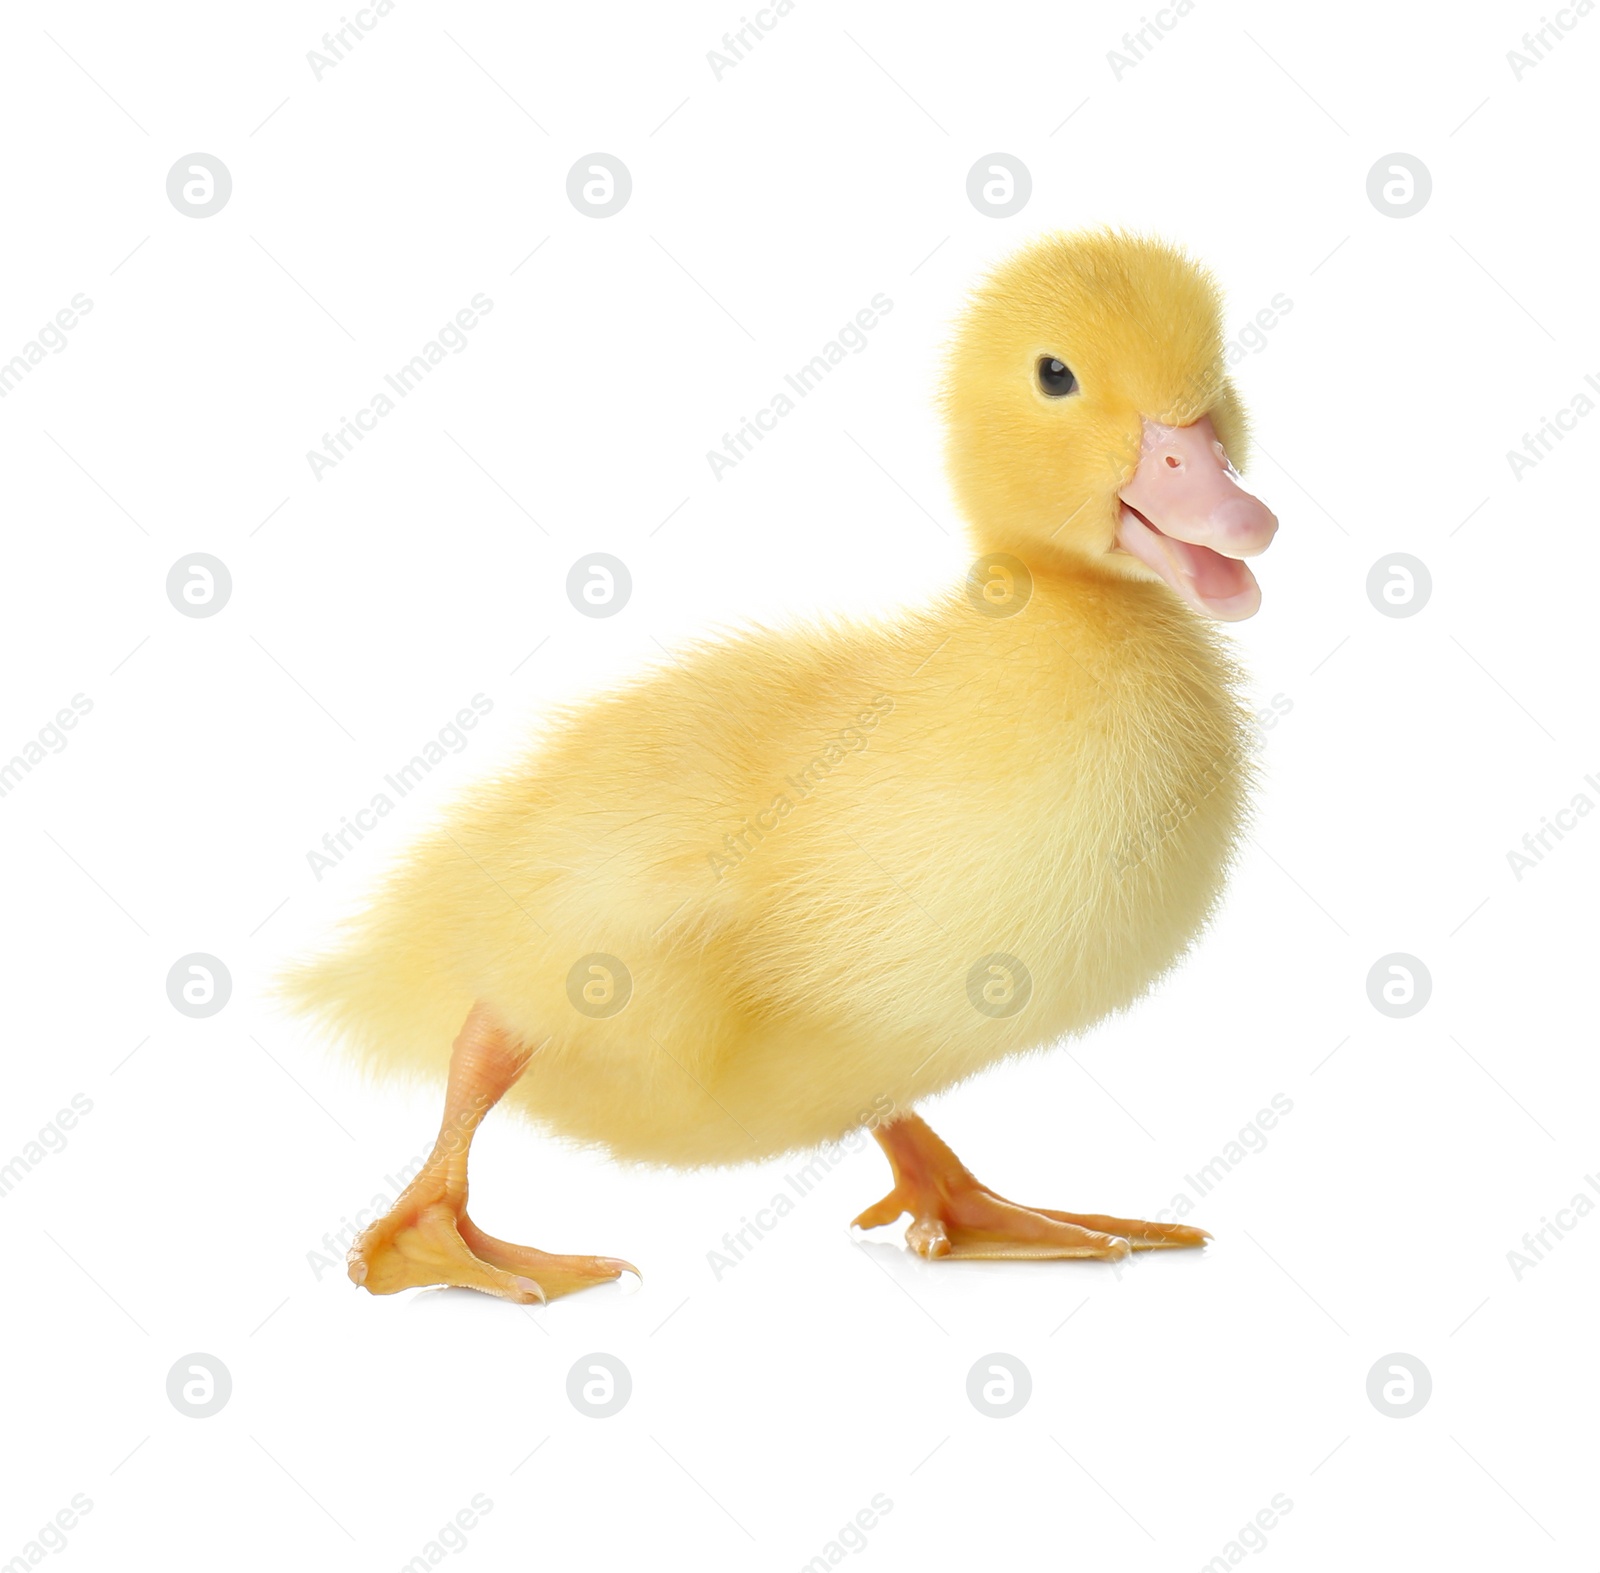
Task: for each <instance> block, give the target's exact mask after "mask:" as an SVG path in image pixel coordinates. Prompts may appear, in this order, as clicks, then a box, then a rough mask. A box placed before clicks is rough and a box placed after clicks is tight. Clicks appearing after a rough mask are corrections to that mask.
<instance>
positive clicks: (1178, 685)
mask: <svg viewBox="0 0 1600 1573" xmlns="http://www.w3.org/2000/svg"><path fill="white" fill-rule="evenodd" d="M944 409H945V416H946V421H947V424H948V438H947V443H948V464H949V471H950V476H951V479H952V481H953V484H954V488H955V491H956V494H957V497H958V498H959V500H960V503H961V506H962V509H963V511H964V513H965V515H966V519H967V522H968V527H969V529H970V532H971V537H972V541H973V545H974V547H975V549H976V551H977V553H978V557H977V561H976V563H975V565H974V568H973V571H972V573H971V575H970V576H969V577H968V579H967V581H966V582H965V583H964V584H961V585H958V586H956V587H953V588H952V589H951V590H950V591H949V592H948V593H947V594H946V595H944V596H942V597H941V598H939V599H938V600H937V601H936V602H935V603H934V604H933V605H930V606H928V607H927V608H925V609H923V610H920V611H914V612H910V613H907V614H905V615H902V616H900V617H898V618H896V619H895V620H893V621H888V620H886V621H883V622H879V623H872V624H867V625H855V626H828V627H825V628H804V629H795V630H790V631H787V632H781V633H774V632H769V631H765V630H756V631H752V632H749V633H747V634H744V635H743V636H741V637H739V638H737V639H735V640H732V641H730V642H727V643H721V644H715V645H709V646H706V647H702V648H700V649H698V650H696V651H695V652H693V653H692V654H690V655H688V656H686V657H684V658H682V659H680V660H677V661H675V662H674V663H673V664H671V665H669V666H667V667H665V668H664V669H663V670H660V671H658V672H656V673H654V674H653V675H650V676H647V677H643V678H641V679H640V680H639V681H638V682H636V683H634V684H633V685H632V686H629V687H627V688H624V689H623V690H621V691H620V692H617V693H613V694H611V695H609V696H606V697H603V698H600V699H597V700H595V701H594V702H592V703H590V704H588V705H587V706H585V707H584V708H582V709H580V710H578V711H577V712H576V713H574V714H571V715H570V716H568V717H566V718H565V720H564V721H563V723H562V724H561V725H560V726H559V727H557V728H556V729H555V731H554V733H553V735H552V736H551V738H550V739H549V740H548V741H547V742H546V743H544V744H543V746H541V747H540V749H539V750H538V752H537V753H536V755H535V756H534V757H532V758H530V759H529V760H528V761H527V763H526V764H525V765H523V766H522V767H521V768H520V769H518V770H516V771H514V772H513V773H511V774H509V775H507V776H506V777H504V778H503V779H500V780H498V781H495V782H493V783H491V784H489V785H486V786H485V787H484V788H483V789H482V790H481V791H479V792H478V793H477V794H476V795H475V796H474V797H473V798H472V799H471V801H470V802H468V803H466V804H464V805H462V806H461V807H460V808H458V809H457V810H456V811H455V813H454V814H453V816H452V817H451V819H450V820H449V822H448V823H447V824H446V826H445V828H444V829H442V830H441V831H439V832H438V833H437V834H436V835H434V836H432V837H431V838H430V839H428V840H426V841H425V842H424V843H423V844H422V845H421V846H419V847H418V848H417V849H416V851H415V852H414V853H413V854H412V856H411V857H410V859H409V861H408V862H407V863H406V864H405V866H404V867H403V868H401V869H400V870H399V871H398V872H397V873H396V874H395V875H394V876H393V878H392V879H391V881H390V883H389V884H388V886H387V888H386V889H385V890H384V892H383V894H382V895H381V897H380V899H379V900H378V901H377V902H376V903H375V904H374V906H373V907H372V909H371V910H370V912H368V913H367V914H366V916H365V917H364V918H362V919H361V920H360V922H359V923H358V924H357V925H356V926H355V928H354V929H353V930H352V932H351V934H350V936H349V938H348V941H347V943H346V944H345V945H344V947H343V948H342V949H341V950H339V951H338V952H337V953H336V954H334V955H333V956H331V957H330V958H328V959H325V960H322V961H319V962H316V963H314V964H312V965H310V966H308V967H306V968H304V969H302V970H301V971H299V972H297V973H296V974H295V975H294V976H293V978H292V979H291V980H290V984H289V987H290V990H291V993H292V994H293V996H294V997H295V999H296V1000H297V1002H298V1003H299V1004H300V1005H302V1006H304V1007H306V1008H309V1009H311V1010H313V1011H314V1012H316V1013H318V1014H320V1015H321V1016H322V1017H324V1018H325V1019H327V1020H328V1021H329V1022H330V1023H331V1024H332V1025H333V1026H335V1027H336V1028H338V1029H339V1030H340V1031H342V1032H343V1033H344V1034H345V1035H346V1036H348V1037H349V1038H351V1039H352V1040H354V1042H355V1043H356V1044H357V1045H358V1046H359V1047H360V1048H361V1050H362V1051H363V1052H364V1054H365V1055H366V1056H367V1058H368V1059H369V1061H371V1062H373V1063H374V1064H376V1065H381V1066H382V1067H383V1068H385V1069H397V1068H398V1069H404V1070H410V1071H413V1072H423V1073H427V1074H437V1073H438V1072H439V1071H440V1070H443V1069H444V1068H445V1066H446V1063H447V1062H448V1091H447V1094H446V1103H445V1112H444V1120H443V1124H442V1127H441V1130H440V1134H439V1139H438V1142H437V1144H436V1146H435V1148H434V1151H433V1155H432V1157H431V1158H430V1159H429V1161H428V1163H427V1165H426V1166H425V1167H424V1168H423V1170H422V1171H421V1172H420V1173H419V1174H418V1175H417V1177H416V1179H415V1180H414V1181H413V1182H412V1184H411V1185H410V1187H409V1188H408V1189H407V1190H406V1192H405V1193H404V1194H403V1195H402V1196H401V1197H400V1199H399V1200H398V1202H397V1203H396V1204H395V1207H394V1209H393V1210H392V1211H391V1212H390V1213H389V1214H388V1216H386V1217H385V1218H383V1219H381V1220H380V1221H379V1222H378V1223H376V1224H374V1225H373V1226H372V1227H371V1228H370V1229H368V1230H367V1231H366V1233H365V1234H363V1235H362V1236H361V1238H360V1239H359V1240H358V1241H357V1243H356V1245H355V1246H354V1248H353V1249H352V1251H351V1253H350V1263H349V1271H350V1276H351V1278H352V1279H354V1281H355V1282H356V1283H358V1284H364V1285H365V1286H366V1288H368V1289H369V1290H371V1291H373V1292H374V1293H377V1294H389V1293H393V1292H394V1291H396V1290H399V1289H404V1288H409V1287H412V1286H417V1285H424V1284H459V1285H465V1286H467V1287H470V1288H474V1289H481V1290H484V1291H486V1292H488V1293H490V1294H497V1295H502V1296H504V1297H506V1298H507V1299H511V1300H517V1301H522V1302H528V1301H534V1300H543V1299H546V1298H549V1297H552V1296H555V1295H559V1294H565V1293H568V1292H570V1291H572V1290H574V1289H579V1288H582V1287H584V1286H585V1285H588V1284H593V1283H597V1282H601V1281H604V1280H607V1279H611V1278H614V1277H616V1276H617V1275H618V1274H619V1273H620V1272H622V1271H623V1270H625V1269H627V1268H628V1265H629V1264H627V1263H625V1262H622V1261H619V1260H617V1259H615V1258H610V1257H598V1256H554V1255H549V1254H546V1253H545V1252H542V1251H537V1250H533V1249H531V1248H528V1247H523V1246H517V1245H510V1244H507V1243H506V1242H504V1241H501V1240H497V1239H494V1238H492V1237H491V1236H489V1235H486V1234H484V1233H483V1231H482V1230H481V1229H479V1228H478V1227H477V1226H476V1225H475V1224H474V1223H473V1222H472V1220H471V1219H470V1218H469V1217H468V1216H467V1211H466V1202H467V1156H468V1150H469V1147H470V1145H471V1141H472V1137H473V1133H474V1131H475V1130H476V1129H477V1126H478V1125H479V1123H480V1122H481V1121H482V1119H483V1118H484V1116H485V1115H486V1114H487V1112H488V1111H489V1109H490V1108H491V1107H492V1106H493V1105H494V1104H495V1103H496V1102H498V1101H499V1100H500V1099H501V1098H502V1097H505V1096H507V1095H509V1096H510V1097H511V1098H512V1099H513V1100H514V1101H515V1102H516V1103H517V1104H518V1105H520V1106H521V1107H522V1108H523V1109H525V1110H526V1111H527V1112H528V1113H529V1114H530V1115H531V1116H532V1117H533V1118H534V1119H535V1120H536V1121H538V1122H539V1123H540V1124H541V1125H543V1126H545V1127H547V1128H549V1129H551V1130H553V1131H557V1132H560V1133H563V1134H565V1135H566V1136H569V1137H571V1138H575V1139H577V1140H579V1141H582V1142H589V1143H597V1144H600V1145H602V1146H604V1147H606V1148H608V1149H609V1150H610V1151H611V1152H613V1153H615V1154H616V1155H618V1156H619V1157H622V1158H630V1159H638V1160H644V1161H649V1162H659V1163H666V1164H675V1165H683V1166H692V1165H699V1164H722V1163H731V1162H736V1161H742V1160H750V1159H760V1158H766V1157H770V1156H772V1155H775V1154H779V1153H782V1152H785V1151H787V1150H790V1149H794V1148H801V1147H806V1146H809V1145H813V1144H816V1143H819V1142H822V1141H825V1140H829V1139H834V1138H838V1137H839V1136H841V1135H842V1134H844V1133H845V1132H846V1131H848V1130H849V1129H850V1128H851V1127H853V1126H858V1125H863V1124H864V1125H868V1126H870V1127H871V1129H872V1131H873V1134H874V1135H875V1137H876V1139H877V1140H878V1142H879V1143H880V1145H881V1146H882V1147H883V1150H884V1152H885V1153H886V1154H887V1156H888V1159H889V1163H890V1166H891V1168H892V1171H893V1179H894V1185H893V1189H892V1190H891V1191H890V1192H889V1194H888V1195H887V1196H886V1197H885V1198H884V1199H883V1200H882V1201H880V1202H878V1203H876V1204H875V1205H873V1206H872V1207H869V1208H868V1209H867V1210H866V1211H865V1212H864V1213H863V1214H862V1215H861V1216H860V1218H858V1219H857V1220H856V1221H857V1223H859V1224H860V1225H862V1226H863V1227H871V1226H874V1225H878V1224H883V1223H888V1222H891V1221H893V1220H894V1219H896V1218H898V1217H900V1216H901V1215H902V1214H910V1217H911V1224H910V1227H909V1229H908V1231H907V1239H908V1240H909V1242H910V1243H911V1245H912V1246H913V1247H914V1248H915V1249H916V1250H917V1251H919V1252H920V1253H922V1254H923V1255H924V1256H928V1257H940V1256H952V1257H974V1256H978V1257H1118V1256H1122V1255H1124V1254H1126V1252H1127V1251H1128V1250H1129V1249H1134V1250H1138V1249H1146V1248H1153V1247H1160V1246H1183V1245H1199V1244H1201V1243H1203V1242H1204V1241H1205V1240H1206V1239H1207V1238H1208V1236H1207V1235H1206V1234H1205V1233H1204V1232H1203V1231H1202V1230H1199V1229H1194V1228H1190V1227H1187V1226H1184V1225H1176V1224H1174V1225H1162V1224H1153V1223H1142V1222H1139V1221H1138V1220H1134V1219H1123V1218H1110V1217H1101V1216H1098V1215H1081V1214H1073V1213H1065V1212H1058V1211H1054V1210H1046V1209H1043V1208H1030V1207H1023V1206H1019V1205H1017V1204H1015V1203H1012V1202H1009V1201H1006V1200H1005V1199H1004V1198H1002V1197H1000V1196H998V1195H996V1194H995V1193H994V1192H992V1191H990V1190H988V1189H987V1188H986V1187H985V1186H983V1185H981V1184H980V1183H979V1182H978V1181H977V1180H976V1179H975V1178H974V1177H973V1176H972V1175H971V1174H970V1173H969V1172H968V1171H967V1170H966V1169H965V1168H963V1167H962V1165H961V1164H960V1163H959V1162H958V1161H957V1159H956V1157H955V1155H954V1154H953V1153H952V1152H951V1151H950V1150H949V1148H947V1147H946V1146H945V1145H944V1144H943V1143H942V1142H941V1141H940V1140H939V1139H938V1137H936V1136H935V1135H934V1134H933V1132H932V1131H931V1130H930V1129H929V1128H928V1127H927V1126H926V1125H925V1124H924V1123H923V1122H922V1120H921V1119H919V1118H918V1117H917V1115H916V1114H915V1113H914V1112H912V1111H913V1110H914V1108H915V1106H916V1104H917V1103H918V1102H919V1101H920V1100H922V1099H924V1098H926V1097H928V1096H930V1095H931V1094H934V1093H936V1092H938V1091H940V1090H941V1089H943V1088H946V1087H949V1086H950V1085H951V1084H952V1083H954V1082H957V1081H960V1080H961V1079H962V1078H964V1077H968V1076H971V1075H972V1074H973V1073H974V1072H976V1071H979V1070H982V1069H983V1068H984V1067H985V1066H988V1065H992V1064H994V1063H995V1062H996V1061H997V1060H1000V1059H1003V1058H1005V1057H1006V1056H1008V1055H1014V1054H1020V1053H1022V1052H1024V1051H1027V1050H1030V1049H1035V1048H1039V1047H1042V1046H1044V1045H1047V1044H1049V1043H1051V1042H1052V1041H1054V1040H1056V1039H1058V1038H1060V1037H1062V1036H1063V1035H1065V1034H1070V1033H1077V1032H1081V1031H1083V1030H1084V1029H1085V1028H1087V1027H1089V1026H1090V1025H1091V1024H1093V1023H1094V1022H1096V1021H1098V1020H1099V1019H1100V1018H1102V1017H1103V1016H1105V1015H1106V1014H1107V1013H1108V1012H1110V1011H1115V1010H1117V1009H1119V1008H1120V1007H1123V1006H1126V1005H1127V1004H1129V1003H1130V1002H1131V1001H1133V1000H1135V999H1137V998H1138V997H1139V996H1140V995H1141V994H1143V993H1144V992H1145V991H1146V990H1147V989H1148V988H1150V986H1151V985H1152V983H1153V982H1154V981H1155V980H1156V979H1157V978H1159V977H1160V976H1161V975H1162V974H1163V973H1164V972H1165V971H1166V970H1167V969H1168V968H1169V967H1170V966H1171V965H1172V964H1173V962H1174V961H1175V960H1176V959H1177V958H1178V957H1179V956H1180V955H1181V954H1182V952H1183V951H1184V950H1185V948H1186V947H1187V946H1188V945H1189V944H1190V942H1191V941H1192V940H1193V939H1194V937H1195V935H1196V933H1197V932H1198V931H1199V929H1200V928H1201V926H1202V925H1203V924H1204V923H1205V921H1206V920H1207V918H1208V916H1209V914H1210V913H1211V911H1212V909H1213V907H1214V906H1215V904H1216V901H1217V898H1218V895H1219V892H1220V889H1221V885H1222V881H1223V877H1224V874H1225V871H1226V869H1227V866H1228V864H1229V861H1230V859H1231V857H1232V855H1233V852H1234V849H1235V846H1236V843H1237V840H1238V837H1239V834H1240V829H1241V824H1242V821H1243V818H1244V815H1245V811H1246V799H1247V790H1248V786H1249V766H1248V756H1249V749H1248V741H1247V738H1248V733H1247V722H1246V715H1245V712H1244V709H1243V707H1242V705H1241V703H1240V701H1239V698H1238V696H1237V694H1236V691H1235V690H1236V684H1237V679H1238V674H1237V672H1236V670H1235V668H1234V666H1233V664H1232V662H1231V660H1230V658H1229V656H1228V655H1227V653H1226V652H1225V650H1224V649H1223V647H1222V645H1221V644H1220V643H1219V641H1218V640H1217V638H1216V637H1215V636H1214V635H1213V633H1212V632H1211V630H1210V628H1209V626H1208V623H1207V621H1206V619H1207V618H1220V619H1237V618H1242V617H1248V616H1249V615H1250V614H1251V613H1252V612H1254V611H1255V609H1256V607H1257V605H1258V603H1259V600H1260V592H1259V590H1258V589H1257V586H1256V582H1255V579H1254V577H1253V576H1252V574H1251V572H1250V570H1249V569H1248V568H1247V567H1246V566H1245V564H1244V562H1243V561H1242V560H1241V559H1243V558H1245V557H1249V556H1252V555H1254V554H1255V553H1257V552H1260V551H1262V550H1264V549H1265V548H1266V546H1267V545H1268V543H1269V542H1270V541H1271V539H1272V535H1273V532H1274V531H1275V529H1276V528H1277V521H1276V520H1275V519H1274V518H1273V516H1272V514H1271V513H1269V512H1268V511H1267V509H1266V508H1265V507H1264V506H1263V505H1262V504H1261V503H1260V502H1258V501H1257V500H1256V499H1255V498H1253V497H1251V496H1250V495H1249V494H1248V493H1247V492H1245V491H1243V490H1242V489H1241V488H1240V487H1239V485H1238V477H1237V474H1236V472H1235V471H1234V469H1233V466H1232V465H1231V464H1230V463H1229V460H1228V454H1229V453H1232V454H1233V455H1235V456H1236V457H1242V455H1243V448H1244V443H1245V420H1244V415H1243V412H1242V409H1241V406H1240V403H1239V400H1238V397H1237V395H1236V394H1235V392H1234V389H1233V387H1232V385H1231V384H1230V382H1229V381H1228V378H1227V376H1226V375H1225V373H1224V370H1223V338H1222V329H1221V320H1220V308H1219V300H1218V295H1217V291H1216V287H1215V285H1214V284H1213V283H1212V281H1211V279H1210V277H1209V276H1208V275H1207V274H1206V273H1205V272H1204V271H1203V270H1202V269H1201V268H1200V267H1198V266H1197V265H1196V264H1195V263H1194V262H1192V261H1191V260H1189V259H1188V258H1187V257H1186V256H1184V255H1183V254H1182V253H1181V252H1180V251H1178V250H1176V249H1174V248H1172V247H1170V246H1167V245H1163V244H1160V243H1158V242H1155V241H1151V240H1146V239H1140V238H1135V237H1131V236H1127V235H1122V234H1115V233H1105V232H1100V233H1090V234H1079V235H1071V236H1064V237H1055V238H1051V239H1047V240H1044V241H1041V242H1039V243H1038V244H1036V245H1034V246H1032V247H1031V248H1029V249H1028V250H1026V251H1024V252H1023V253H1022V254H1020V255H1019V256H1017V257H1015V258H1014V259H1013V260H1011V261H1010V262H1008V263H1007V264H1005V265H1004V266H1003V267H1001V268H1000V269H999V270H998V271H997V272H996V273H995V274H994V275H993V276H992V277H991V278H990V279H989V280H988V281H987V283H985V284H984V285H983V286H982V287H981V288H980V289H979V290H978V291H977V292H976V294H975V295H974V297H973V299H972V301H971V303H970V305H969V306H968V309H967V311H966V313H965V316H964V318H963V320H962V322H961V324H960V327H959V331H958V333H957V335H956V338H955V341H954V344H953V346H952V349H951V353H950V357H949V365H948V372H947V378H946V384H945V392H944ZM452 1038H453V1039H454V1046H453V1048H448V1047H447V1046H448V1045H450V1044H451V1041H452Z"/></svg>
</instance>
